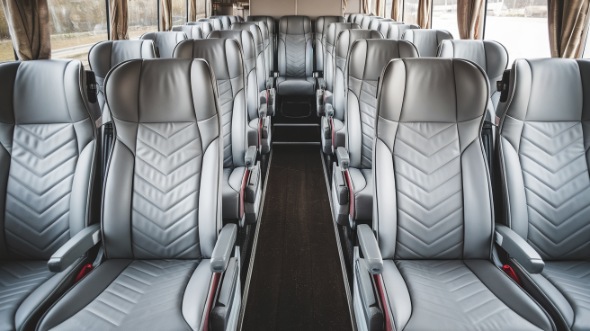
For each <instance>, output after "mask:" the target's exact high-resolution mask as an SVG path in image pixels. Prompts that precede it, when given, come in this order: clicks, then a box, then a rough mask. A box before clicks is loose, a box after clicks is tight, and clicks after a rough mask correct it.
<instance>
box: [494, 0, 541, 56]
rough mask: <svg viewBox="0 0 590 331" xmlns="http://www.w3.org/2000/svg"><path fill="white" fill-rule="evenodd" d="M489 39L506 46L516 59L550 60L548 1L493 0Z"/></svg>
mask: <svg viewBox="0 0 590 331" xmlns="http://www.w3.org/2000/svg"><path fill="white" fill-rule="evenodd" d="M487 11H488V12H487V18H486V28H485V39H488V40H496V41H498V42H500V43H502V44H503V45H504V46H505V47H506V49H508V54H509V55H510V63H509V66H510V65H512V62H513V61H514V59H518V58H539V57H549V56H551V52H550V50H549V32H548V28H547V25H548V21H547V0H504V1H502V0H489V1H488V7H487Z"/></svg>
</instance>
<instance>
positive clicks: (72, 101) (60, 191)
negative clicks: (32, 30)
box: [0, 60, 100, 331]
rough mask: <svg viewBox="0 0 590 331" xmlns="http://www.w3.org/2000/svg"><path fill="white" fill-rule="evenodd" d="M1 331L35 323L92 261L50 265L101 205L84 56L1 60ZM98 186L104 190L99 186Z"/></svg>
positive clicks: (93, 114)
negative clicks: (96, 196) (95, 194)
mask: <svg viewBox="0 0 590 331" xmlns="http://www.w3.org/2000/svg"><path fill="white" fill-rule="evenodd" d="M0 80H1V81H2V89H0V104H1V105H2V107H1V108H0V117H1V119H0V120H1V121H2V123H3V125H2V128H1V129H0V132H1V135H2V137H3V138H2V143H1V144H2V153H1V156H0V165H1V167H0V169H1V171H2V178H3V181H2V201H3V202H2V215H3V216H2V220H1V221H0V229H1V230H0V231H1V236H2V239H1V240H0V330H3V331H5V330H6V331H8V330H33V329H34V328H35V326H36V325H37V322H38V321H39V318H40V317H41V315H42V314H43V312H44V311H45V310H46V309H47V308H48V307H49V306H50V305H51V304H52V303H53V302H54V301H55V300H56V299H57V298H59V297H60V296H61V295H62V294H63V293H64V292H65V290H67V288H68V287H70V286H71V285H72V284H73V283H74V278H75V277H76V274H77V273H78V272H79V271H80V269H81V268H82V266H83V265H84V264H85V263H88V261H87V260H86V259H84V258H79V256H76V257H75V258H74V259H72V260H71V261H70V262H72V263H71V264H70V263H64V264H62V265H61V267H60V268H58V269H59V270H56V269H55V268H51V269H50V268H48V261H50V260H51V259H52V258H54V257H55V256H56V255H57V254H56V252H57V251H58V249H59V250H62V247H66V246H67V245H68V244H70V243H71V241H70V240H71V238H72V237H75V236H76V235H78V234H79V233H80V232H85V231H86V230H87V229H88V228H87V227H88V226H89V225H90V224H91V223H94V222H97V221H98V219H97V218H96V217H94V215H96V212H97V211H98V209H97V207H98V206H97V205H96V204H91V203H90V201H93V197H92V195H93V192H94V191H95V189H97V188H98V187H97V185H99V184H98V183H99V181H98V180H95V176H96V174H97V173H96V172H97V169H98V167H97V164H98V156H97V154H98V151H97V143H96V129H95V126H94V122H95V120H97V119H98V117H99V116H100V114H99V111H98V106H97V105H95V107H92V106H91V105H90V104H89V103H88V95H87V93H86V91H87V87H86V86H85V84H84V82H86V76H85V73H84V68H83V66H82V64H81V63H80V62H79V61H74V60H70V61H62V60H53V61H52V60H40V61H26V62H11V63H2V64H0ZM97 191H98V190H97Z"/></svg>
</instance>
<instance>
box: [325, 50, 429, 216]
mask: <svg viewBox="0 0 590 331" xmlns="http://www.w3.org/2000/svg"><path fill="white" fill-rule="evenodd" d="M415 57H418V51H417V50H416V47H415V46H414V45H413V44H412V43H410V42H409V41H405V40H399V41H398V40H378V39H372V40H358V41H356V42H354V43H353V45H352V47H351V48H350V53H349V58H348V64H347V69H346V72H348V77H347V78H345V79H347V84H346V86H347V87H346V91H345V94H344V99H345V100H348V101H347V103H346V106H345V114H344V125H343V126H344V131H345V132H346V143H345V144H338V145H337V146H336V149H337V150H336V157H337V161H338V163H337V164H334V167H333V172H332V176H333V179H332V183H333V185H332V203H333V206H334V207H335V210H334V216H335V217H336V221H337V222H338V224H339V225H351V226H352V227H353V228H354V227H355V226H356V225H357V224H360V223H365V224H370V222H371V219H372V214H373V176H372V174H371V169H372V167H373V140H374V137H375V134H376V132H375V119H376V110H377V87H378V84H379V77H380V76H381V73H382V72H383V69H384V68H385V66H386V65H387V64H388V63H389V61H391V60H392V59H398V58H415ZM334 121H335V122H336V121H337V120H334Z"/></svg>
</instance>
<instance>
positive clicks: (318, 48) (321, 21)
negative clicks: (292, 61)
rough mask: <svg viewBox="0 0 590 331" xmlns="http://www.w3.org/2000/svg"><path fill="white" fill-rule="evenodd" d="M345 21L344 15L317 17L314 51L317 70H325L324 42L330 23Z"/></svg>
mask: <svg viewBox="0 0 590 331" xmlns="http://www.w3.org/2000/svg"><path fill="white" fill-rule="evenodd" d="M343 22H344V17H342V16H320V17H318V18H317V19H316V21H315V30H314V33H313V52H314V56H315V70H316V71H324V57H325V56H326V50H325V48H324V42H325V35H326V34H327V33H328V30H329V26H330V24H332V23H343Z"/></svg>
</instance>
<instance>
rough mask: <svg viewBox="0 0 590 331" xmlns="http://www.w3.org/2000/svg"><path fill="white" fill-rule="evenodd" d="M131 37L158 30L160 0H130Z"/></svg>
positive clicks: (136, 37) (135, 37) (134, 37)
mask: <svg viewBox="0 0 590 331" xmlns="http://www.w3.org/2000/svg"><path fill="white" fill-rule="evenodd" d="M128 6H129V39H138V38H139V37H141V35H142V34H144V33H146V32H155V31H158V0H129V3H128Z"/></svg>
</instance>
